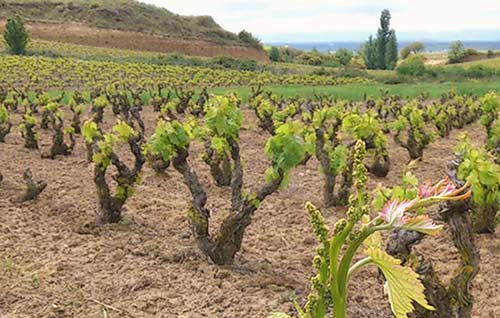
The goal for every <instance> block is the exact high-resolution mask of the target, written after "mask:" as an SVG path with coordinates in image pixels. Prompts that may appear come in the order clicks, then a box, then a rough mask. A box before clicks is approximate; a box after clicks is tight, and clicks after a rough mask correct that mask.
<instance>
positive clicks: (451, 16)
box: [145, 0, 500, 40]
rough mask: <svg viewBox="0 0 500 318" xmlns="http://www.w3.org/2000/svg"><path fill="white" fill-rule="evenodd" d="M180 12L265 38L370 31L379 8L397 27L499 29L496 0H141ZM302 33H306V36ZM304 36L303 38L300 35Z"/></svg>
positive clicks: (402, 29)
mask: <svg viewBox="0 0 500 318" xmlns="http://www.w3.org/2000/svg"><path fill="white" fill-rule="evenodd" d="M145 2H147V3H151V4H155V5H157V6H160V7H165V8H167V9H168V10H170V11H172V12H174V13H178V14H183V15H211V16H213V17H214V19H215V20H216V21H217V22H218V23H219V24H220V25H221V26H222V27H224V28H226V29H228V30H230V31H233V32H238V31H240V30H242V29H246V30H249V31H251V32H252V33H254V34H255V35H257V36H259V37H261V38H263V39H264V40H269V39H271V40H272V39H277V38H280V37H283V36H285V35H286V36H287V37H290V36H292V37H293V35H294V34H297V36H300V38H301V39H298V40H304V39H308V38H311V39H312V38H315V37H316V38H318V37H320V35H321V34H323V35H325V34H344V35H347V34H353V35H355V36H361V35H363V36H365V35H366V34H369V33H374V32H375V31H376V29H377V26H378V17H379V14H380V11H382V10H383V9H386V8H387V9H389V10H391V14H392V17H393V18H392V21H391V23H392V26H393V27H394V28H395V29H396V30H397V31H398V32H401V33H412V34H414V33H417V34H418V33H419V32H421V33H423V34H425V33H432V32H456V31H461V30H463V31H464V32H465V31H467V30H500V6H499V5H498V2H497V0H476V1H474V3H473V4H471V3H470V2H467V1H456V0H419V1H414V0H381V1H375V0H351V1H349V2H346V1H340V0H309V1H303V0H300V1H299V0H273V1H268V0H255V1H243V0H231V1H230V0H215V1H209V0H205V1H195V0H168V1H162V0H145ZM307 35H310V36H309V37H308V36H307ZM304 37H305V38H304ZM499 37H500V34H499Z"/></svg>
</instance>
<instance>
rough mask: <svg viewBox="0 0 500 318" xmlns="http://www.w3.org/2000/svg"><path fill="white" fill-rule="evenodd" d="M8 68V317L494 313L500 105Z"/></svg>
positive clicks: (60, 62) (45, 62) (142, 74)
mask: <svg viewBox="0 0 500 318" xmlns="http://www.w3.org/2000/svg"><path fill="white" fill-rule="evenodd" d="M0 65H1V67H0V159H1V162H2V165H1V166H0V173H1V176H2V177H1V178H0V179H1V180H2V181H1V183H0V191H1V192H0V193H1V197H0V208H1V210H2V212H3V213H1V214H0V215H1V217H0V218H1V222H0V224H1V225H0V236H1V240H0V242H1V243H0V247H1V250H2V258H1V259H0V273H1V277H2V279H1V280H0V308H1V310H2V314H3V315H5V316H6V317H32V316H37V317H38V316H39V317H68V316H78V317H108V316H109V317H151V316H155V317H174V316H175V317H206V316H210V317H269V316H272V317H288V315H289V316H290V317H297V316H300V317H314V318H316V317H325V316H327V315H330V313H334V314H335V317H336V318H340V317H371V318H373V317H390V316H391V312H392V313H393V315H394V316H395V317H397V318H399V317H407V315H408V317H410V315H413V314H411V313H412V312H415V314H414V315H415V316H411V317H472V316H473V317H481V318H482V317H484V318H486V317H494V316H495V314H496V312H497V311H499V310H500V307H499V304H500V299H499V298H498V297H499V296H498V286H497V285H498V284H497V278H498V272H499V268H498V262H497V260H496V259H495V255H498V252H499V250H498V239H499V237H498V231H496V232H495V227H496V224H497V223H498V213H499V210H500V209H499V205H500V166H499V163H500V119H499V114H500V96H499V95H497V94H496V93H493V92H491V93H486V94H484V95H481V96H476V95H460V94H457V93H456V92H453V91H450V92H447V93H444V94H442V95H441V96H440V97H430V96H429V95H426V94H421V95H420V96H418V97H415V98H404V97H401V96H398V95H392V94H390V93H389V92H382V93H381V97H380V98H372V97H370V96H364V98H363V100H362V101H354V100H341V99H335V98H333V97H332V96H329V95H323V94H315V95H314V96H311V97H308V98H304V97H300V96H298V97H283V96H280V95H278V94H275V93H273V92H271V91H269V90H268V89H267V88H266V87H267V86H269V85H292V84H293V85H303V86H315V85H346V84H354V83H358V84H359V83H366V82H367V80H366V79H362V78H356V77H354V78H349V77H335V76H327V75H299V74H295V75H276V74H272V73H269V72H251V71H236V70H213V69H204V68H189V67H176V66H157V65H145V64H128V63H112V62H92V61H82V60H76V59H70V58H55V59H49V58H42V57H18V56H16V57H14V56H2V57H1V59H0ZM215 87H224V88H228V87H229V88H231V87H233V88H235V89H236V88H238V87H247V89H248V90H249V91H250V94H249V96H248V97H247V98H245V99H242V97H241V96H240V95H239V94H238V93H236V92H234V91H231V90H229V91H227V92H226V93H224V94H212V93H209V91H208V89H210V88H215ZM440 180H441V181H440ZM318 245H319V247H318ZM363 255H364V256H365V257H363ZM368 265H371V266H368ZM365 266H367V267H366V268H365ZM377 267H378V268H379V271H377ZM349 281H350V283H349ZM384 284H385V286H386V287H385V290H386V292H385V293H384ZM330 316H331V315H330Z"/></svg>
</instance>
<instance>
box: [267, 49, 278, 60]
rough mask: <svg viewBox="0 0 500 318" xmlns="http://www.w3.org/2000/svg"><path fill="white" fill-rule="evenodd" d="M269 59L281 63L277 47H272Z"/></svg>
mask: <svg viewBox="0 0 500 318" xmlns="http://www.w3.org/2000/svg"><path fill="white" fill-rule="evenodd" d="M269 59H270V60H271V61H273V62H279V61H280V50H279V49H278V48H277V47H275V46H273V47H271V50H270V51H269Z"/></svg>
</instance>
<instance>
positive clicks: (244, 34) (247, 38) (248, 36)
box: [238, 30, 262, 49]
mask: <svg viewBox="0 0 500 318" xmlns="http://www.w3.org/2000/svg"><path fill="white" fill-rule="evenodd" d="M238 37H239V38H240V40H241V41H242V42H243V43H246V44H248V45H250V46H252V47H254V48H257V49H262V44H261V43H260V40H259V39H257V38H256V37H254V36H253V35H252V33H250V32H248V31H245V30H243V31H241V32H240V33H238Z"/></svg>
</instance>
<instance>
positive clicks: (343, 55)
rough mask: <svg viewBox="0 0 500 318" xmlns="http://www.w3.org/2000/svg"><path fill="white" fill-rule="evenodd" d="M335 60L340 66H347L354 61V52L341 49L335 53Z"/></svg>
mask: <svg viewBox="0 0 500 318" xmlns="http://www.w3.org/2000/svg"><path fill="white" fill-rule="evenodd" d="M335 58H336V59H337V61H339V63H340V64H342V65H344V66H346V65H348V64H349V63H350V62H351V60H352V52H351V51H350V50H348V49H340V50H338V51H337V52H335Z"/></svg>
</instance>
